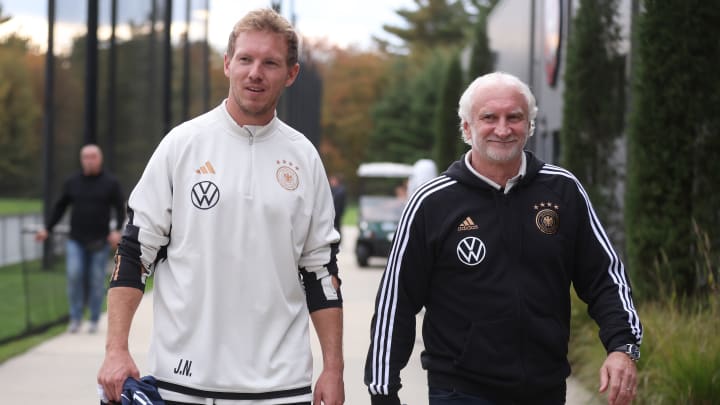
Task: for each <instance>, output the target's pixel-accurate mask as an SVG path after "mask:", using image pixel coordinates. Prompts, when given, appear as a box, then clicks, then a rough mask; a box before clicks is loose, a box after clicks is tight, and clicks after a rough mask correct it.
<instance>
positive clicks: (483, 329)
mask: <svg viewBox="0 0 720 405" xmlns="http://www.w3.org/2000/svg"><path fill="white" fill-rule="evenodd" d="M526 158H527V170H526V173H525V176H524V177H523V178H521V179H520V180H519V182H518V183H517V184H516V185H515V186H514V187H513V188H512V189H510V190H509V191H508V193H505V192H504V191H503V190H496V189H495V188H493V187H491V186H490V185H489V184H488V183H487V182H485V181H483V180H482V179H481V178H479V177H478V176H477V175H476V174H474V173H473V172H471V171H470V170H469V169H468V163H467V162H466V159H463V160H460V161H457V162H455V163H453V164H452V165H451V166H450V168H449V169H448V170H447V171H446V172H445V173H443V174H442V175H440V176H439V177H437V178H436V179H434V180H432V181H430V182H428V183H426V184H425V185H423V186H422V187H421V188H420V189H418V191H416V192H415V193H414V194H413V196H412V197H411V199H410V200H409V201H408V204H407V206H406V208H405V211H404V213H403V215H402V218H401V221H400V225H399V227H398V230H397V233H396V237H395V241H394V244H393V248H392V251H391V253H390V257H389V259H388V264H387V267H386V269H385V273H384V275H383V278H382V282H381V284H380V287H379V290H378V294H377V299H376V310H375V315H374V316H373V320H372V329H371V343H370V349H369V352H368V357H367V362H366V366H365V383H366V384H367V385H368V388H369V391H370V394H371V398H372V403H373V404H385V403H387V404H399V400H398V396H397V391H398V390H399V389H400V386H401V384H400V370H401V369H402V368H403V367H404V366H405V365H406V364H407V361H408V358H409V356H410V353H411V351H412V348H413V345H414V342H415V315H416V314H417V313H418V312H419V311H420V310H421V309H422V308H423V307H425V317H424V321H423V329H422V330H423V332H422V333H423V340H424V344H425V350H424V351H423V353H422V356H421V360H422V364H423V368H425V369H427V371H428V382H429V385H430V386H432V387H438V388H450V389H452V388H454V389H457V390H458V391H461V392H467V393H471V394H472V393H476V394H478V395H490V396H494V395H496V396H500V397H510V398H512V397H523V398H527V397H528V396H530V397H531V396H532V395H537V394H538V393H540V392H542V391H543V390H546V389H549V388H554V387H558V386H561V385H562V384H563V383H564V381H565V379H566V378H567V376H568V375H569V374H570V366H569V364H568V361H567V347H568V339H569V333H570V332H569V330H570V294H569V290H570V285H571V284H573V285H574V288H575V290H576V291H577V293H578V295H579V296H580V298H582V299H583V300H584V301H585V302H587V303H588V311H589V313H590V315H591V316H592V318H593V319H594V320H595V321H596V322H597V323H598V325H599V326H600V338H601V340H602V343H603V345H604V346H605V348H606V349H609V348H613V347H617V346H620V345H622V344H626V343H636V344H640V342H641V340H642V326H641V324H640V321H639V319H638V315H637V312H636V310H635V308H634V304H633V301H632V296H631V291H630V284H629V280H628V277H627V274H626V273H625V270H624V268H623V265H622V263H621V261H620V259H619V258H618V256H617V254H616V253H615V252H614V250H613V248H612V246H611V244H610V241H609V240H608V237H607V235H606V234H605V231H604V230H603V228H602V226H601V225H600V222H599V221H598V219H597V217H596V216H595V212H594V211H593V208H592V206H591V204H590V201H589V200H588V197H587V194H586V193H585V191H584V190H583V188H582V186H581V185H580V183H579V182H578V180H577V179H576V178H575V177H574V176H573V175H572V174H570V173H569V172H568V171H566V170H564V169H561V168H559V167H557V166H552V165H548V164H545V163H544V162H542V161H540V160H538V159H537V158H535V157H534V156H533V155H532V154H531V153H529V152H526Z"/></svg>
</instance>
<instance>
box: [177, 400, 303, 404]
mask: <svg viewBox="0 0 720 405" xmlns="http://www.w3.org/2000/svg"><path fill="white" fill-rule="evenodd" d="M165 405H196V404H191V403H189V402H175V401H165ZM282 405H310V402H295V403H293V404H282Z"/></svg>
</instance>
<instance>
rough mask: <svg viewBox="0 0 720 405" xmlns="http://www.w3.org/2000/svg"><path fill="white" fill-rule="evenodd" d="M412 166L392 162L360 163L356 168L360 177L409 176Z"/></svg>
mask: <svg viewBox="0 0 720 405" xmlns="http://www.w3.org/2000/svg"><path fill="white" fill-rule="evenodd" d="M412 172H413V166H412V165H408V164H404V163H394V162H373V163H361V164H360V166H358V169H357V175H358V176H360V177H410V175H411V174H412Z"/></svg>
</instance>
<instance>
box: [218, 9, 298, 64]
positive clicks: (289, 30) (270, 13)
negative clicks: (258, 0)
mask: <svg viewBox="0 0 720 405" xmlns="http://www.w3.org/2000/svg"><path fill="white" fill-rule="evenodd" d="M251 31H267V32H272V33H275V34H282V35H283V36H285V39H286V40H287V48H288V54H287V64H288V66H294V65H295V64H296V63H297V62H298V46H299V45H298V44H299V40H298V36H297V33H296V32H295V29H294V28H293V26H292V25H291V24H290V22H288V20H286V19H285V17H283V16H281V15H280V14H278V13H277V12H276V11H275V10H273V9H271V8H260V9H256V10H253V11H250V12H249V13H247V14H245V16H244V17H243V18H242V19H241V20H240V21H238V22H237V23H235V26H234V27H233V30H232V32H231V33H230V37H229V38H228V45H227V55H228V57H229V58H232V57H233V55H234V54H235V41H236V40H237V37H238V36H239V35H240V34H241V33H243V32H251Z"/></svg>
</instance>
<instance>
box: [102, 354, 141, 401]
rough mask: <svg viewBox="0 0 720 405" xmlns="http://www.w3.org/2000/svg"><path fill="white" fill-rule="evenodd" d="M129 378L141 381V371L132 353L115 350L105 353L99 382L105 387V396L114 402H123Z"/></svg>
mask: <svg viewBox="0 0 720 405" xmlns="http://www.w3.org/2000/svg"><path fill="white" fill-rule="evenodd" d="M128 377H132V378H134V379H136V380H139V379H140V371H139V370H138V368H137V366H136V365H135V361H133V359H132V356H130V352H128V351H127V350H114V351H107V352H106V353H105V360H104V361H103V364H102V366H101V367H100V371H99V372H98V376H97V382H98V384H100V385H101V386H102V387H103V390H104V391H105V396H106V397H107V398H108V399H109V400H110V401H113V402H121V398H120V394H122V389H123V384H124V383H125V380H126V379H127V378H128Z"/></svg>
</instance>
